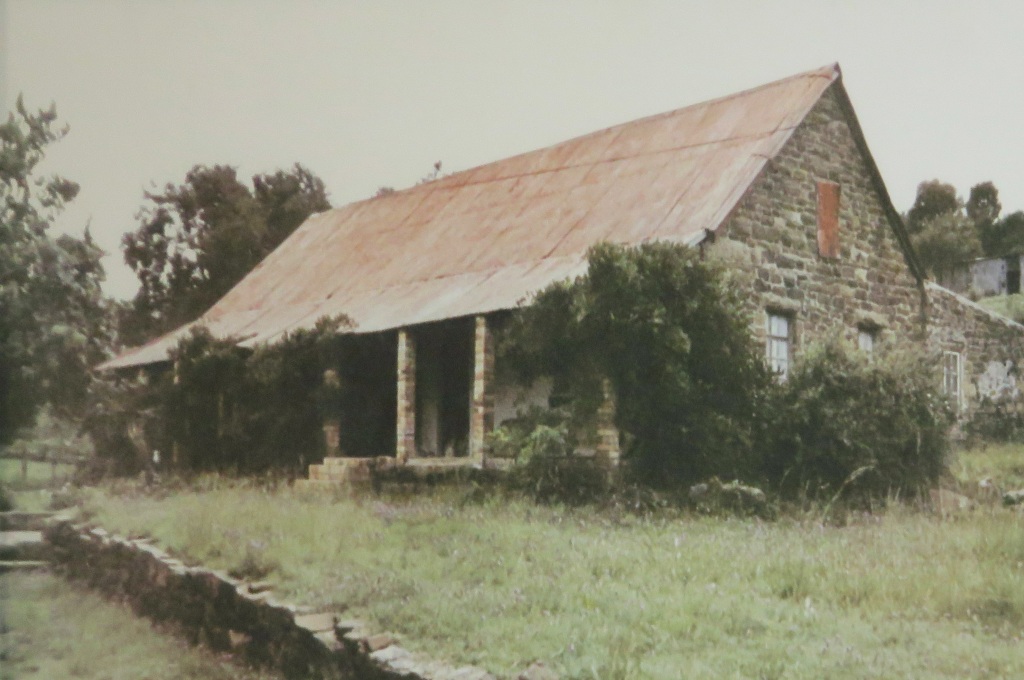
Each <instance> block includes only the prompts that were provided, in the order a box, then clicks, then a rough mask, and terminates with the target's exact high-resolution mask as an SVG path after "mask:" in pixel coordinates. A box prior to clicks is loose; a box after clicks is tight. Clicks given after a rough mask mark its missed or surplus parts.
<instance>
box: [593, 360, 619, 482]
mask: <svg viewBox="0 0 1024 680" xmlns="http://www.w3.org/2000/svg"><path fill="white" fill-rule="evenodd" d="M601 391H602V393H603V395H602V396H603V399H602V401H601V406H600V407H599V408H598V409H597V458H598V460H599V461H601V463H602V464H604V465H606V466H607V467H608V469H609V470H614V469H616V468H617V467H618V466H619V453H620V451H619V428H617V427H615V394H614V393H613V392H612V383H611V381H610V380H608V378H604V379H602V381H601Z"/></svg>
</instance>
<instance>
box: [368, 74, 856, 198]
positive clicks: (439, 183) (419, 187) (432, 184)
mask: <svg viewBox="0 0 1024 680" xmlns="http://www.w3.org/2000/svg"><path fill="white" fill-rule="evenodd" d="M841 76H842V71H841V70H840V68H839V63H838V62H832V63H831V64H829V65H827V66H822V67H819V68H816V69H811V70H809V71H802V72H800V73H795V74H793V75H790V76H786V77H785V78H779V79H777V80H773V81H771V82H768V83H762V84H760V85H755V86H754V87H749V88H747V89H745V90H740V91H739V92H732V93H729V94H725V95H721V96H719V97H712V98H711V99H705V100H703V101H699V102H694V103H692V104H687V105H686V106H681V107H678V108H675V109H670V110H668V111H662V112H661V113H655V114H651V115H649V116H643V117H641V118H634V119H633V120H629V121H626V122H623V123H616V124H615V125H609V126H607V127H603V128H599V129H597V130H591V131H590V132H585V133H583V134H580V135H576V136H575V137H570V138H569V139H563V140H560V141H557V142H554V143H553V144H547V145H545V146H539V147H537V148H535V149H530V150H529V151H523V152H521V153H517V154H515V155H512V156H507V157H505V158H500V159H498V160H494V161H488V162H487V163H483V164H481V165H475V166H473V167H471V168H466V169H464V170H457V171H455V172H453V173H451V174H449V175H445V176H444V177H438V178H437V179H433V180H430V181H429V182H423V183H420V184H414V185H412V186H409V187H406V188H404V189H399V190H397V191H396V192H394V193H415V192H419V191H426V190H433V189H440V188H445V187H444V183H446V182H448V183H451V184H453V188H455V187H459V186H471V185H474V184H482V183H484V182H485V181H498V180H500V179H509V178H511V177H520V176H524V175H525V174H527V173H524V175H506V176H502V177H496V178H494V179H493V180H480V181H477V182H469V181H467V182H461V183H458V184H455V183H454V182H451V180H452V179H453V178H456V177H459V176H461V175H467V174H469V173H472V172H475V171H477V170H480V169H482V168H486V167H489V166H492V165H497V164H499V163H506V162H508V161H512V160H515V159H517V158H523V157H524V156H529V155H531V154H535V153H538V152H542V151H546V150H548V149H553V148H555V147H559V146H563V145H567V144H571V143H573V142H578V141H580V140H584V139H587V138H589V137H596V136H598V135H602V134H605V133H609V132H613V131H616V130H621V129H624V128H627V127H630V126H633V125H637V124H642V123H646V122H650V121H654V120H657V119H659V118H668V117H670V116H674V115H678V114H680V113H682V112H683V111H687V110H689V109H696V108H698V107H702V106H711V105H714V104H718V103H721V102H726V101H730V100H733V99H737V98H739V97H744V96H749V95H751V94H753V93H755V92H760V91H762V90H766V89H769V88H773V87H780V86H781V85H783V84H785V83H789V82H792V81H794V80H799V79H801V78H828V79H829V80H832V81H835V80H838V79H839V78H840V77H841ZM797 125H799V123H797ZM793 127H796V126H793ZM779 129H781V128H779ZM773 132H775V131H774V130H772V131H766V132H764V133H760V134H759V135H746V136H741V137H723V138H722V139H715V140H710V141H707V142H703V143H702V144H692V145H685V144H684V145H680V146H678V147H671V149H685V148H695V147H697V146H706V145H709V144H718V143H721V142H726V141H730V140H734V139H744V138H754V137H757V136H764V135H767V134H772V133H773ZM665 150H670V149H665ZM639 155H640V154H636V155H634V156H625V157H623V158H635V157H637V156H639ZM608 160H609V161H611V160H621V159H608ZM595 162H603V161H595ZM564 167H565V168H569V167H574V166H571V165H566V166H564ZM559 169H562V168H554V169H552V171H556V170H559ZM394 193H390V194H385V195H383V196H370V197H368V198H366V199H363V200H362V201H356V203H362V202H364V201H372V200H376V199H378V198H388V197H390V196H393V195H394Z"/></svg>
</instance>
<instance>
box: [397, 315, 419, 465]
mask: <svg viewBox="0 0 1024 680" xmlns="http://www.w3.org/2000/svg"><path fill="white" fill-rule="evenodd" d="M396 423H397V425H396V428H395V429H396V438H395V458H396V460H397V461H398V462H399V463H404V462H406V461H407V460H409V458H414V457H415V456H416V338H414V337H413V335H412V333H411V332H410V331H409V329H407V328H402V329H400V330H399V331H398V417H397V418H396Z"/></svg>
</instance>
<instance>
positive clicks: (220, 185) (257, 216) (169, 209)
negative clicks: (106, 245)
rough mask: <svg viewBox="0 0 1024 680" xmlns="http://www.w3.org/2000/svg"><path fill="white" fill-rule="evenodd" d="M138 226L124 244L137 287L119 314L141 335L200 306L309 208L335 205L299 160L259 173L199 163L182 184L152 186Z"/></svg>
mask: <svg viewBox="0 0 1024 680" xmlns="http://www.w3.org/2000/svg"><path fill="white" fill-rule="evenodd" d="M145 198H146V201H147V203H146V204H145V205H143V207H142V209H141V210H140V211H139V213H138V215H137V219H138V221H139V226H138V228H137V229H136V230H135V231H133V232H130V233H127V234H125V235H124V237H123V238H122V241H121V244H122V249H123V251H124V259H125V262H126V263H127V264H128V266H129V267H131V268H132V271H134V272H135V275H136V276H137V277H138V279H139V283H140V287H139V291H138V293H137V294H136V296H135V298H134V300H132V303H131V306H130V308H129V310H128V312H127V313H126V314H125V315H124V316H123V318H122V320H121V331H122V336H123V339H124V340H125V341H126V342H128V343H129V344H138V343H141V342H143V341H145V340H147V339H149V338H151V337H153V336H155V335H158V334H160V333H162V332H164V331H167V330H170V329H172V328H175V327H177V326H179V325H181V324H183V323H186V322H188V321H191V320H193V319H195V318H196V317H198V316H199V315H200V314H202V313H203V312H204V311H206V309H208V308H209V307H210V306H211V305H212V304H213V303H214V302H216V301H217V300H218V299H219V298H220V297H221V296H223V295H224V294H225V293H227V292H228V290H230V289H231V288H232V286H234V285H235V284H236V283H238V282H239V281H240V280H241V279H242V277H244V276H245V275H246V274H247V273H248V272H249V271H251V270H252V268H253V267H255V266H256V265H257V264H258V263H259V262H260V261H261V260H262V259H263V258H264V257H265V256H266V255H267V254H269V253H270V252H271V251H272V250H273V249H274V248H276V247H277V246H278V245H279V244H280V243H281V242H282V241H284V239H285V238H287V237H288V236H289V235H290V234H291V233H292V232H293V231H295V229H296V228H297V227H298V226H299V225H300V224H302V222H303V221H304V220H305V219H306V218H307V217H309V215H311V214H312V213H315V212H320V211H323V210H327V209H329V208H330V207H331V205H330V203H329V202H328V200H327V191H326V189H325V188H324V183H323V182H322V181H321V180H320V179H319V178H318V177H317V176H315V175H314V174H313V173H312V172H310V171H309V170H307V169H306V168H304V167H303V166H301V165H299V164H296V165H295V166H294V167H293V168H292V169H291V170H289V171H287V172H285V171H282V170H279V171H277V172H275V173H272V174H262V175H255V176H254V177H253V178H252V188H251V189H250V188H249V187H248V186H246V185H245V184H244V183H242V182H241V181H239V179H238V177H237V173H236V171H235V169H234V168H232V167H230V166H226V165H215V166H213V167H207V166H201V165H197V166H195V167H194V168H192V169H191V170H190V171H189V172H188V173H187V174H186V176H185V181H184V182H183V183H182V184H180V185H177V186H175V185H173V184H167V185H166V186H165V187H164V190H163V191H162V192H159V193H155V192H147V193H146V195H145Z"/></svg>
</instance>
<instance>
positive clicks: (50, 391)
mask: <svg viewBox="0 0 1024 680" xmlns="http://www.w3.org/2000/svg"><path fill="white" fill-rule="evenodd" d="M67 132H68V128H67V127H66V126H63V127H62V126H59V125H58V123H57V112H56V108H55V107H54V106H51V107H50V108H49V109H46V110H40V111H37V112H35V113H32V112H30V111H29V110H28V109H26V108H25V105H24V102H23V101H22V99H21V97H19V98H18V101H17V104H16V107H15V111H14V112H11V113H10V114H9V116H8V118H7V122H6V123H4V124H3V125H0V145H2V146H0V442H6V441H9V440H10V439H12V438H13V437H14V436H15V434H16V433H17V430H18V428H20V427H22V426H26V425H29V424H31V422H32V421H33V420H34V417H35V413H36V411H37V409H38V408H39V406H40V405H41V404H43V403H46V402H49V403H50V404H51V405H52V406H53V407H54V409H55V410H56V411H57V413H58V414H62V415H71V416H74V415H77V414H78V413H80V412H81V410H82V409H83V408H84V406H85V402H86V401H87V396H86V395H87V389H88V386H89V382H90V375H89V367H90V366H91V365H92V364H94V363H96V362H98V361H99V360H101V359H102V358H103V357H104V356H105V354H106V351H107V349H108V348H109V345H110V341H111V332H110V325H109V314H108V307H107V303H106V301H105V300H104V298H103V295H102V292H101V290H100V284H101V282H102V281H103V267H102V265H101V264H100V257H101V256H102V255H103V252H102V251H101V250H100V249H99V248H98V247H97V246H96V244H95V243H94V242H93V241H92V238H91V237H90V236H89V232H88V230H86V232H85V236H84V237H83V238H81V239H79V238H75V237H73V236H68V235H63V236H60V237H58V238H56V239H55V238H52V237H51V236H50V234H49V229H50V227H51V226H52V224H53V221H54V219H55V218H56V217H57V216H58V215H59V214H60V213H61V211H62V210H63V209H64V206H65V204H67V203H68V202H69V201H71V200H73V199H74V198H75V196H76V195H77V194H78V189H79V187H78V185H77V184H76V183H74V182H72V181H70V180H67V179H65V178H63V177H59V176H50V177H43V176H39V174H38V165H39V163H40V162H41V161H42V160H43V158H44V155H45V152H46V149H47V147H49V146H50V145H51V144H53V143H55V142H57V141H59V140H61V139H62V138H63V137H64V136H65V135H66V134H67Z"/></svg>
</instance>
